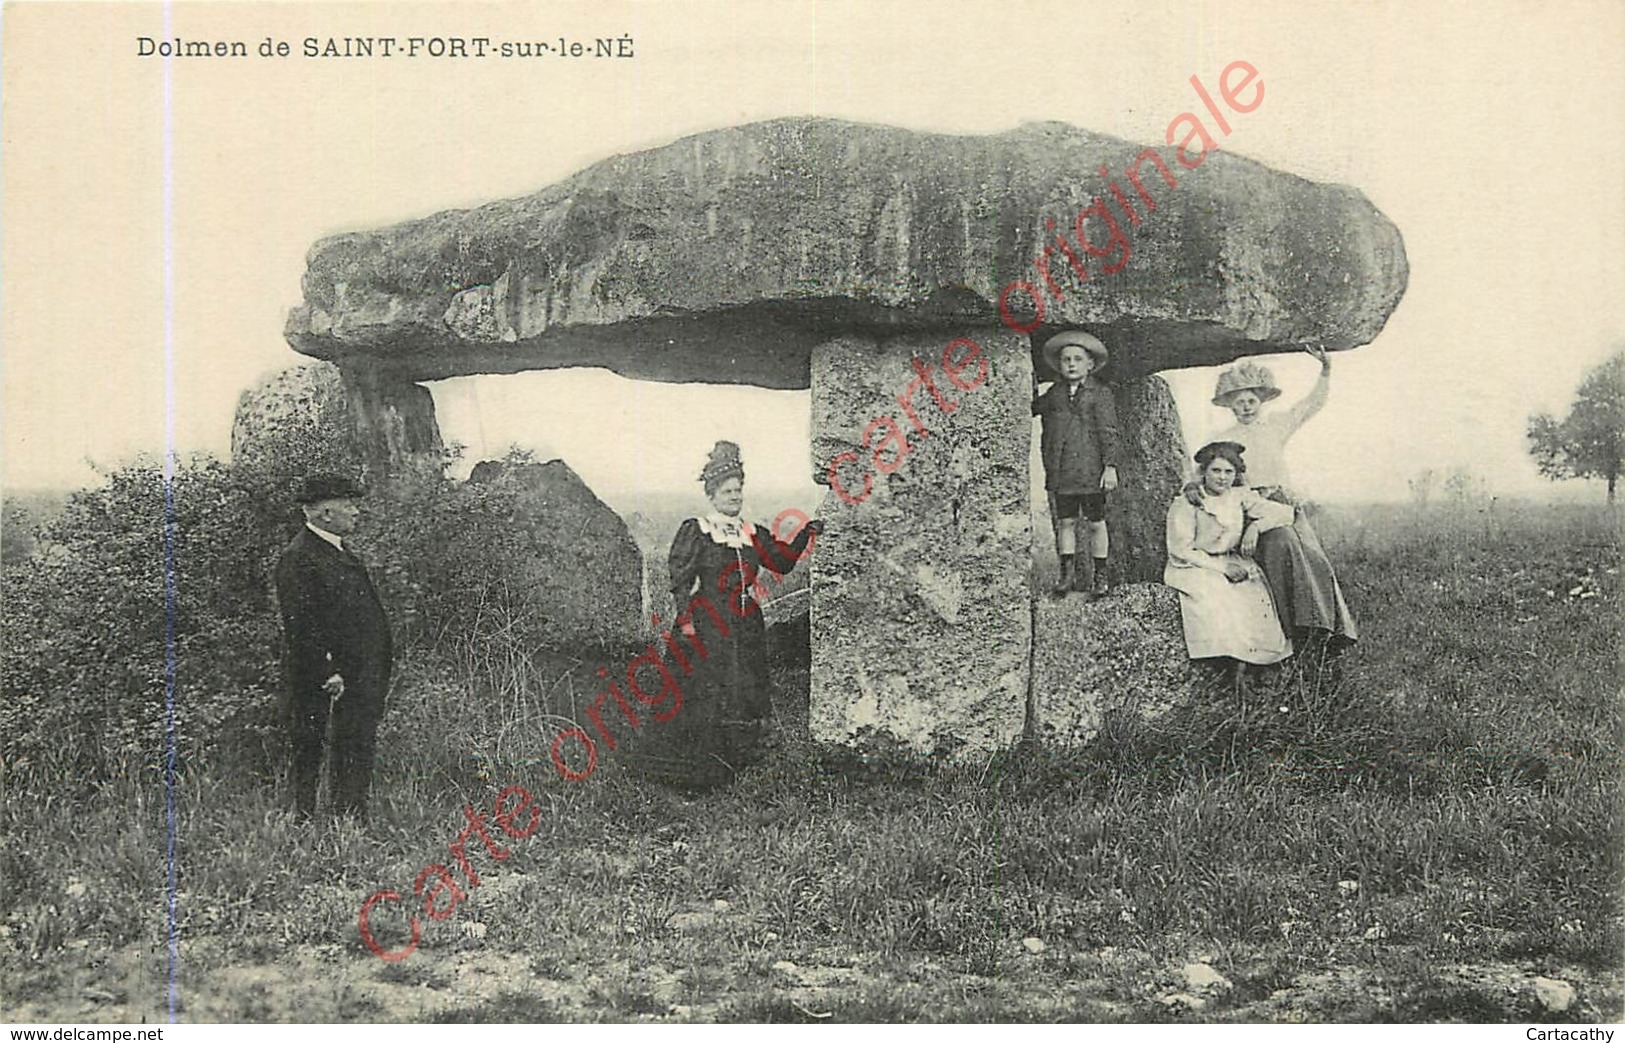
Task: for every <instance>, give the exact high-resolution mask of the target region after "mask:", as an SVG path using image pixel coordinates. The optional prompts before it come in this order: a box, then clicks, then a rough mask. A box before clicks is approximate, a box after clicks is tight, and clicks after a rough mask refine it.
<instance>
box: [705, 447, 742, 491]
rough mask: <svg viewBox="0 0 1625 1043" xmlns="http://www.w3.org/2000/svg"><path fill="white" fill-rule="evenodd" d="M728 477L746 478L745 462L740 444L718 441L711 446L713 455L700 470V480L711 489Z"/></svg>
mask: <svg viewBox="0 0 1625 1043" xmlns="http://www.w3.org/2000/svg"><path fill="white" fill-rule="evenodd" d="M728 478H738V479H739V480H740V481H744V480H745V462H744V461H743V460H741V459H740V458H739V446H737V445H735V444H734V443H733V442H718V443H717V444H716V445H714V446H712V447H711V455H710V456H708V457H707V458H706V460H705V467H704V468H702V469H701V470H700V481H701V482H703V483H704V484H705V487H706V489H708V490H709V489H711V488H713V487H714V486H716V485H718V484H719V483H721V482H722V481H724V480H725V479H728Z"/></svg>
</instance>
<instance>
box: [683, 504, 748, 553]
mask: <svg viewBox="0 0 1625 1043" xmlns="http://www.w3.org/2000/svg"><path fill="white" fill-rule="evenodd" d="M695 520H696V521H698V522H699V523H700V531H701V532H703V533H705V534H706V535H707V536H709V537H711V542H713V543H720V544H722V545H723V546H724V547H733V548H734V549H735V550H743V549H744V548H746V547H749V546H750V545H751V537H752V536H754V535H755V534H756V527H755V526H754V525H752V524H751V523H750V522H748V521H745V520H744V519H743V518H735V517H731V516H729V515H726V514H723V513H721V512H720V511H712V512H711V513H710V514H707V515H705V516H704V517H702V518H697V519H695Z"/></svg>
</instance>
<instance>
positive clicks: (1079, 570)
mask: <svg viewBox="0 0 1625 1043" xmlns="http://www.w3.org/2000/svg"><path fill="white" fill-rule="evenodd" d="M1083 562H1084V559H1083V557H1082V556H1081V555H1080V556H1079V557H1078V560H1077V561H1076V562H1075V563H1074V564H1073V566H1072V589H1073V590H1075V591H1077V592H1078V593H1080V594H1087V593H1089V582H1090V580H1091V579H1092V578H1093V574H1092V573H1091V572H1089V570H1087V569H1085V568H1084V565H1083Z"/></svg>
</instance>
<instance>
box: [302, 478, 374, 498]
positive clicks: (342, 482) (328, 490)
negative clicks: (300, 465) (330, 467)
mask: <svg viewBox="0 0 1625 1043" xmlns="http://www.w3.org/2000/svg"><path fill="white" fill-rule="evenodd" d="M364 495H365V493H364V492H363V491H362V488H361V485H360V483H359V482H356V481H355V480H354V479H352V478H348V477H346V476H344V475H342V474H313V475H308V476H307V477H306V478H305V480H304V481H303V482H302V483H301V484H300V486H299V495H297V496H295V497H294V500H295V501H296V502H298V503H321V502H322V501H323V500H359V499H361V497H362V496H364Z"/></svg>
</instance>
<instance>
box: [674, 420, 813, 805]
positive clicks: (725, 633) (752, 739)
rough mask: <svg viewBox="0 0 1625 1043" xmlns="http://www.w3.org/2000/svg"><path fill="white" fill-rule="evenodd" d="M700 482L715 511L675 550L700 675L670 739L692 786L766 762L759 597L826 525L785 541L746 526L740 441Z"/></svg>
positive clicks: (724, 448)
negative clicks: (742, 511)
mask: <svg viewBox="0 0 1625 1043" xmlns="http://www.w3.org/2000/svg"><path fill="white" fill-rule="evenodd" d="M700 481H701V482H703V483H704V485H705V495H706V496H707V497H708V498H709V499H710V500H711V506H712V507H713V508H714V509H713V510H712V511H711V513H709V514H707V515H705V516H704V517H701V518H689V519H688V520H687V521H685V522H683V524H682V525H681V526H680V527H679V528H678V530H677V536H676V538H675V539H673V540H672V544H671V556H670V566H671V592H672V599H673V601H674V603H675V606H676V610H677V619H676V621H675V627H676V629H677V630H679V631H680V634H681V636H680V637H679V636H677V635H674V637H678V641H679V643H680V644H681V645H682V646H683V648H684V658H685V659H686V660H687V664H686V667H685V669H691V670H692V674H691V675H690V676H689V677H688V678H687V679H686V680H684V681H683V682H682V687H683V709H682V712H680V713H679V714H678V715H677V716H676V718H675V719H674V720H673V721H672V724H673V725H674V727H673V728H672V731H671V733H670V735H671V739H672V740H673V741H672V745H671V749H672V750H673V751H674V752H676V753H678V754H680V755H681V756H682V757H683V759H684V760H685V761H687V762H688V765H689V767H690V771H689V772H688V773H687V775H688V779H687V781H690V782H701V783H705V782H712V783H714V782H717V781H725V780H726V779H727V778H729V777H731V776H732V774H733V773H734V772H735V771H737V770H738V769H740V768H742V767H744V766H745V765H747V764H750V763H753V762H755V761H756V760H759V759H760V757H761V754H762V752H763V748H764V746H765V745H766V740H767V734H766V726H767V724H768V720H769V718H770V717H771V716H772V714H773V700H772V694H771V690H770V688H769V683H770V682H769V680H768V675H767V626H766V624H765V623H764V622H763V620H762V610H761V606H760V604H759V603H758V596H759V594H764V593H766V589H767V588H766V584H768V583H772V582H776V580H777V577H779V576H781V575H783V574H785V573H788V572H789V571H790V570H791V569H792V568H793V567H794V566H795V563H796V562H797V561H798V560H800V558H801V557H802V554H803V552H804V551H805V550H806V549H807V546H808V543H809V542H810V541H811V539H812V537H813V536H814V534H816V533H818V532H821V531H822V530H823V522H822V521H818V520H814V521H811V522H808V523H807V524H806V525H804V526H802V527H801V529H800V531H799V532H797V533H796V534H795V537H794V538H793V539H792V540H791V541H790V542H789V543H785V542H783V541H781V540H779V539H777V538H776V537H775V536H774V534H773V532H772V530H771V529H769V528H768V527H767V526H765V525H761V524H755V525H753V524H751V523H750V522H748V521H745V520H743V519H742V518H741V517H740V510H741V508H742V507H743V505H744V482H745V468H744V464H743V463H742V462H741V460H740V458H739V447H738V446H737V445H735V444H734V443H732V442H718V443H717V444H716V446H715V447H714V448H713V449H712V450H711V455H710V458H709V459H708V460H707V461H706V464H705V468H704V470H702V471H701V472H700Z"/></svg>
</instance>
